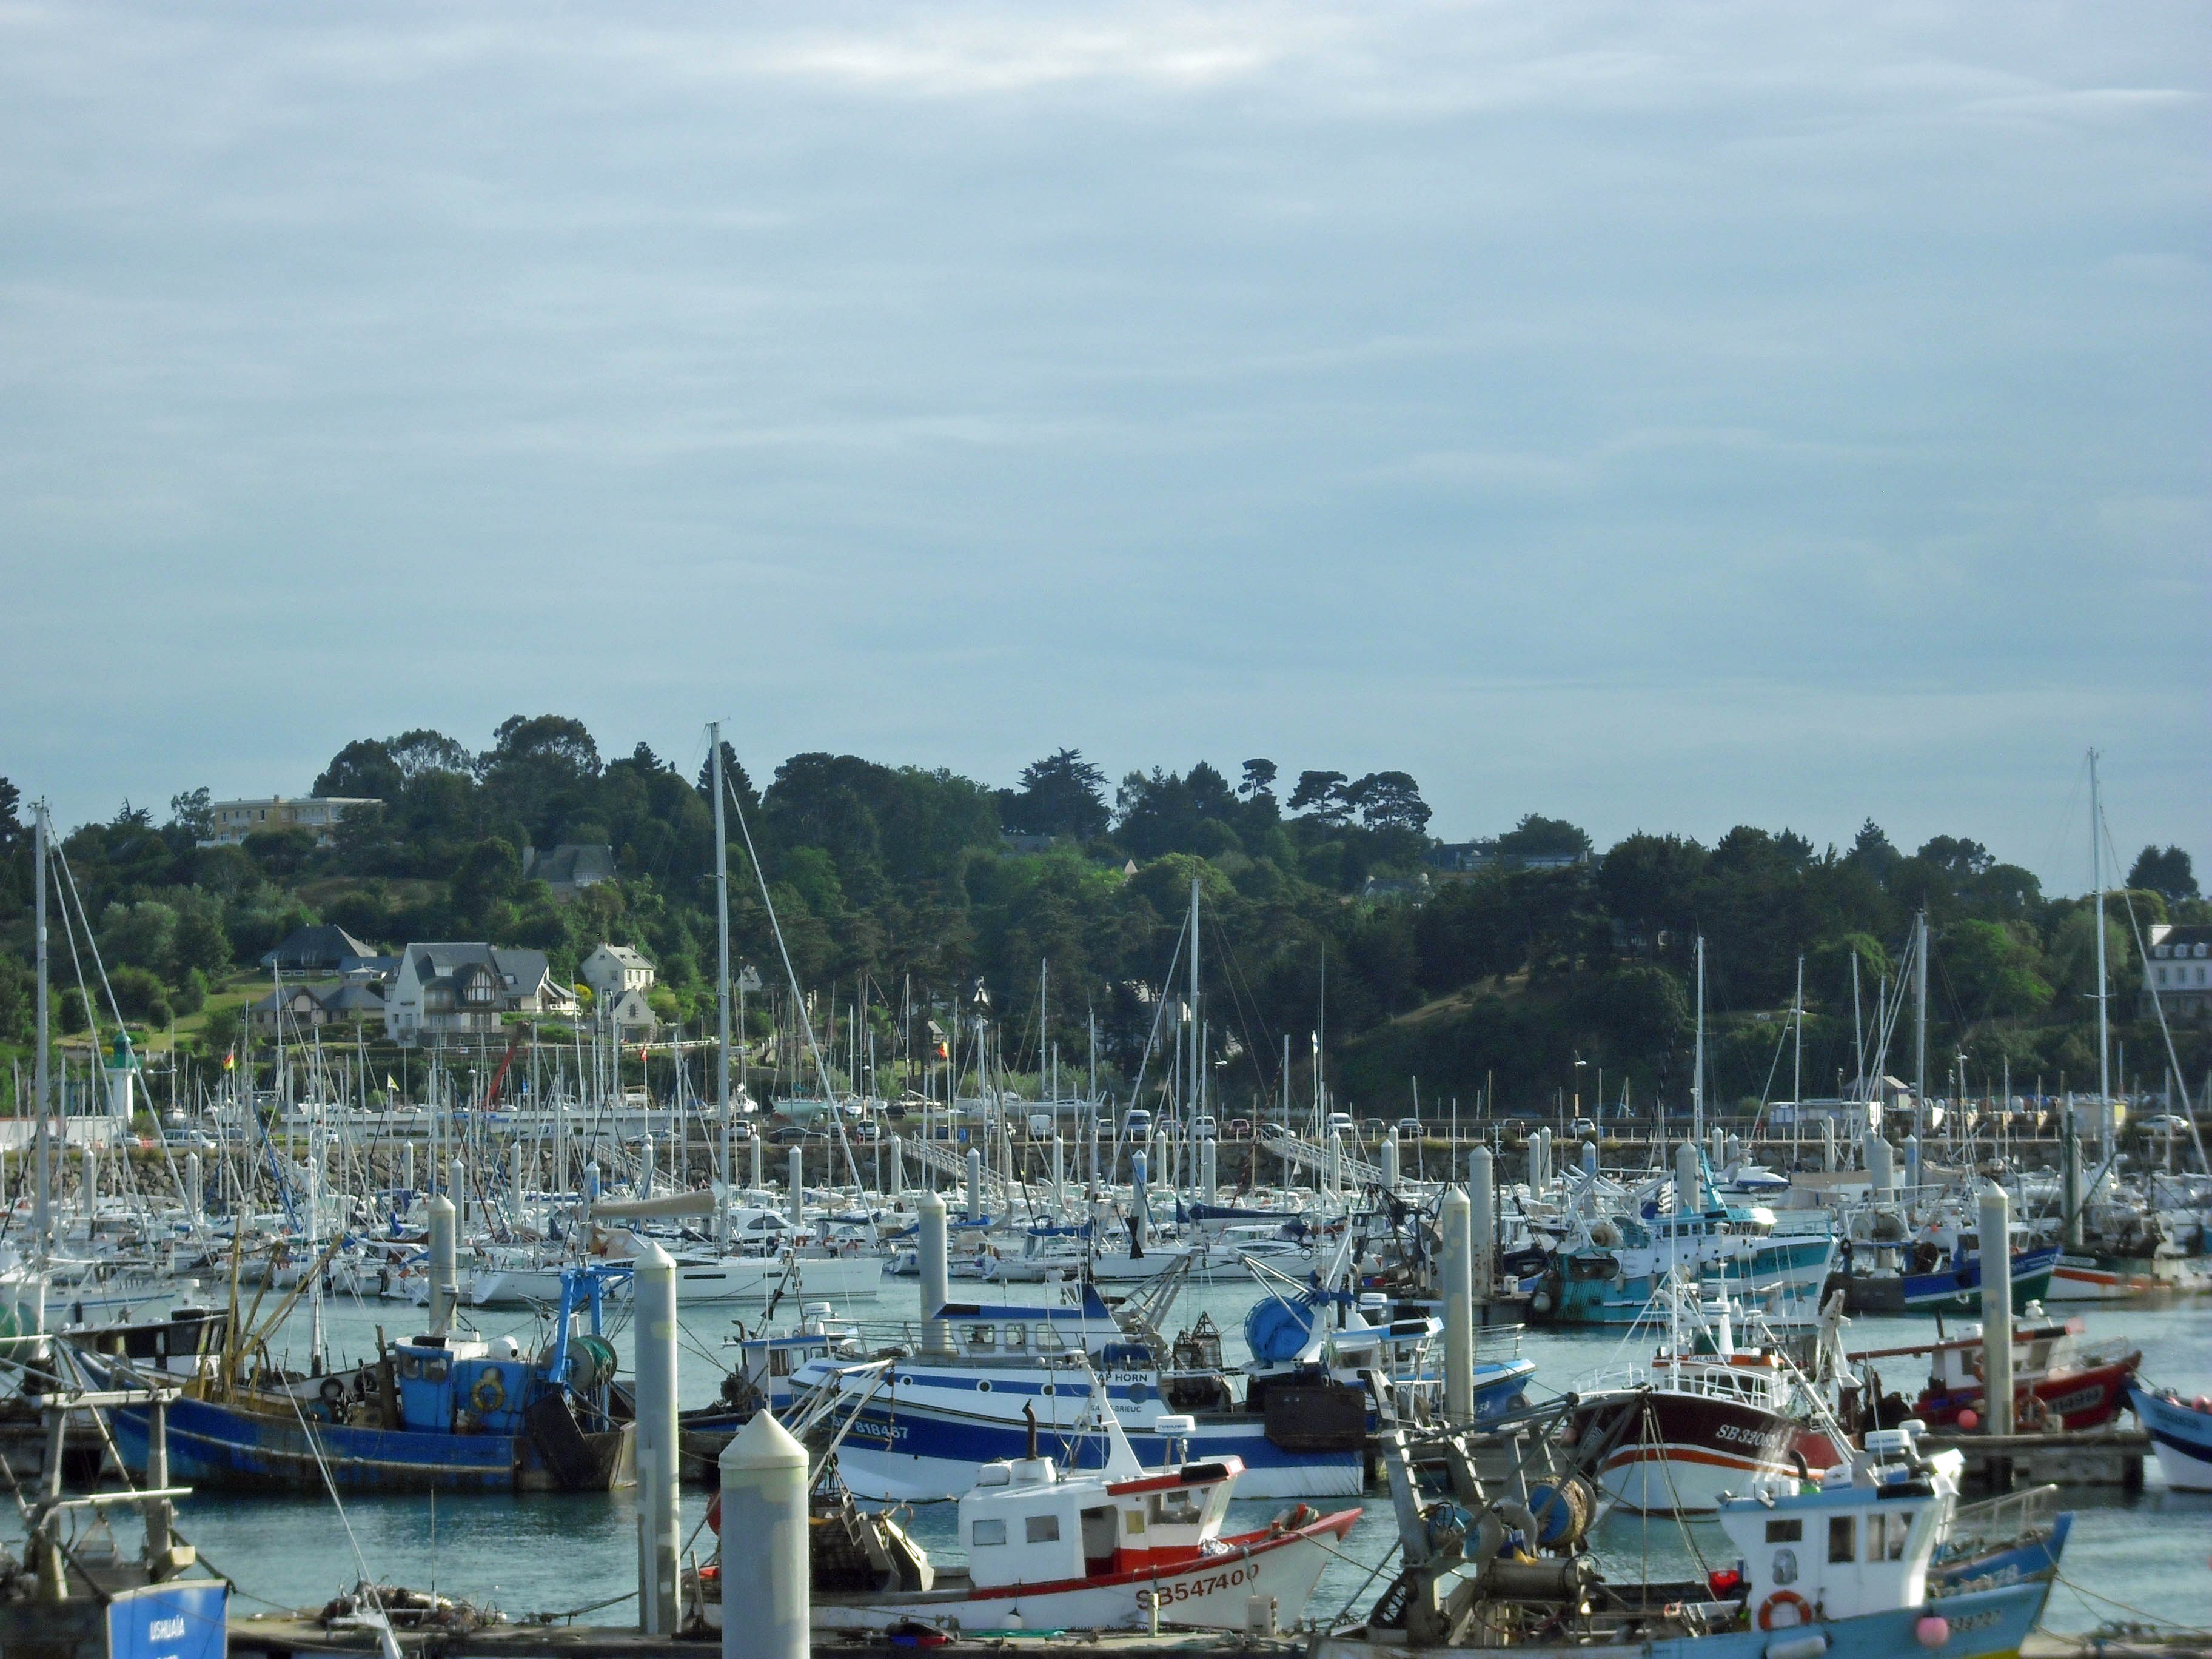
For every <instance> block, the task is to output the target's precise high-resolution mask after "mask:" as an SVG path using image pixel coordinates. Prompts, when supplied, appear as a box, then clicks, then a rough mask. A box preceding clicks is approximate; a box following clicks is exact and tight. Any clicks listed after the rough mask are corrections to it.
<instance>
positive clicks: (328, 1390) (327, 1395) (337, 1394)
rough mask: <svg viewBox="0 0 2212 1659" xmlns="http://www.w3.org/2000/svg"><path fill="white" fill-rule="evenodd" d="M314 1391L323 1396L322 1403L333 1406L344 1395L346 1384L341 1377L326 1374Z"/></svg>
mask: <svg viewBox="0 0 2212 1659" xmlns="http://www.w3.org/2000/svg"><path fill="white" fill-rule="evenodd" d="M316 1392H317V1393H319V1394H320V1395H322V1396H323V1403H324V1404H325V1406H335V1405H337V1403H338V1401H341V1400H343V1399H344V1398H345V1397H346V1385H345V1383H344V1380H343V1378H340V1377H336V1376H326V1377H325V1378H324V1379H323V1385H322V1387H321V1388H320V1389H317V1390H316Z"/></svg>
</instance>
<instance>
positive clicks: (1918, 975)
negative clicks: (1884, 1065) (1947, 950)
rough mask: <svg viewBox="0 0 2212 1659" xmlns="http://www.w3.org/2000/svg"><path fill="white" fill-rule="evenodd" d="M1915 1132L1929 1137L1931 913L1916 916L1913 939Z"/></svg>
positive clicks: (1923, 911)
mask: <svg viewBox="0 0 2212 1659" xmlns="http://www.w3.org/2000/svg"><path fill="white" fill-rule="evenodd" d="M1912 1133H1915V1134H1917V1135H1918V1136H1919V1137H1920V1138H1921V1139H1923V1140H1924V1139H1927V1137H1928V912H1927V911H1926V910H1925V909H1923V910H1922V911H1921V913H1920V914H1919V915H1918V916H1917V917H1916V918H1915V919H1914V924H1913V940H1912Z"/></svg>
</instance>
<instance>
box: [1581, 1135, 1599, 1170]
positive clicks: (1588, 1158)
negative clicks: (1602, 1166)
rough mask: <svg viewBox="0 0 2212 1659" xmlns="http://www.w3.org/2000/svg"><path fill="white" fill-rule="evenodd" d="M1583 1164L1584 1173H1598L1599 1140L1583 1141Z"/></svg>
mask: <svg viewBox="0 0 2212 1659" xmlns="http://www.w3.org/2000/svg"><path fill="white" fill-rule="evenodd" d="M1582 1165H1583V1174H1584V1175H1593V1176H1594V1175H1595V1174H1596V1173H1597V1142H1595V1140H1585V1141H1584V1142H1583V1151H1582Z"/></svg>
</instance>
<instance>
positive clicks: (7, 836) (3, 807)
mask: <svg viewBox="0 0 2212 1659" xmlns="http://www.w3.org/2000/svg"><path fill="white" fill-rule="evenodd" d="M22 804H23V792H22V791H21V790H20V789H18V788H17V787H15V785H14V784H12V783H10V782H9V781H8V780H7V779H5V778H0V853H9V852H13V851H14V850H15V848H17V847H19V846H21V844H22V843H23V842H27V841H28V840H29V839H30V836H31V832H30V831H29V830H28V829H27V828H25V827H24V824H23V821H22V819H21V818H20V817H17V816H16V813H17V810H18V809H19V808H20V807H21V805H22Z"/></svg>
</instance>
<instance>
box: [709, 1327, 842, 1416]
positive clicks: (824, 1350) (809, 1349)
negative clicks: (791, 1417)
mask: <svg viewBox="0 0 2212 1659" xmlns="http://www.w3.org/2000/svg"><path fill="white" fill-rule="evenodd" d="M738 1353H739V1354H740V1355H741V1356H742V1358H741V1359H740V1360H739V1362H738V1364H739V1366H740V1368H741V1369H742V1370H743V1371H744V1376H745V1380H746V1381H747V1382H748V1383H751V1384H752V1385H753V1387H754V1388H755V1389H758V1390H759V1392H760V1395H761V1397H762V1398H763V1400H765V1401H768V1404H769V1409H770V1410H772V1411H777V1412H781V1411H782V1410H783V1409H784V1408H785V1407H788V1406H789V1405H791V1404H792V1403H793V1401H794V1400H795V1399H796V1398H797V1395H796V1392H795V1391H794V1389H793V1385H792V1377H793V1375H794V1374H796V1373H797V1372H798V1371H799V1370H800V1369H801V1368H802V1367H804V1366H805V1365H806V1364H808V1362H810V1361H815V1360H818V1361H821V1362H823V1364H837V1365H851V1364H859V1363H860V1362H862V1361H865V1360H866V1358H868V1348H867V1345H866V1343H865V1342H863V1341H861V1340H860V1326H859V1324H858V1323H857V1322H854V1321H853V1320H850V1319H837V1318H833V1317H832V1316H831V1315H830V1311H829V1304H828V1303H827V1302H810V1303H808V1304H806V1305H805V1308H804V1309H803V1310H801V1312H800V1316H799V1328H798V1329H796V1330H793V1331H787V1332H785V1333H784V1334H782V1335H781V1336H753V1337H747V1338H745V1339H744V1340H741V1341H740V1342H739V1343H738Z"/></svg>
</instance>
